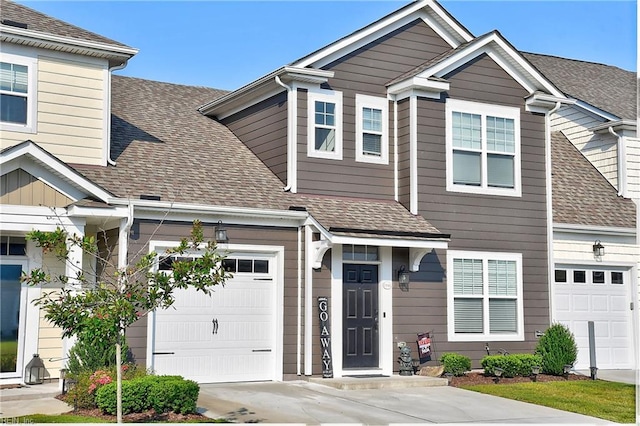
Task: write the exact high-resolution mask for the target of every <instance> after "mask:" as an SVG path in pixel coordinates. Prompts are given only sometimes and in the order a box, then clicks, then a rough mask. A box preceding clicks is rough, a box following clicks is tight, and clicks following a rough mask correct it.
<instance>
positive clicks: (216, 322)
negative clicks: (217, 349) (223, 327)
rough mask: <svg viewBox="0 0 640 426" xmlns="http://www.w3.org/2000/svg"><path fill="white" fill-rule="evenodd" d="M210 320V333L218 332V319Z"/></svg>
mask: <svg viewBox="0 0 640 426" xmlns="http://www.w3.org/2000/svg"><path fill="white" fill-rule="evenodd" d="M211 322H212V323H213V332H212V333H211V334H218V320H217V319H216V318H214V319H212V320H211Z"/></svg>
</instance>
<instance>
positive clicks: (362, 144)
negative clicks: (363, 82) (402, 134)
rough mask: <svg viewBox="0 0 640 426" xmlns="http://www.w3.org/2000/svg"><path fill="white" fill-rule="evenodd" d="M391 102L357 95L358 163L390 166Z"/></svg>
mask: <svg viewBox="0 0 640 426" xmlns="http://www.w3.org/2000/svg"><path fill="white" fill-rule="evenodd" d="M388 105H389V102H388V101H387V99H386V98H378V97H374V96H367V95H356V161H361V162H366V163H376V164H389V136H388V135H389V112H388V110H389V108H388Z"/></svg>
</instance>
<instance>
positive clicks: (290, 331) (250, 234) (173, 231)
mask: <svg viewBox="0 0 640 426" xmlns="http://www.w3.org/2000/svg"><path fill="white" fill-rule="evenodd" d="M214 227H215V224H205V227H204V232H205V238H208V239H212V238H213V229H214ZM225 228H226V229H227V234H228V236H229V241H230V242H232V243H234V244H251V245H269V246H283V247H284V309H283V312H284V340H283V372H284V374H288V375H291V374H296V330H297V313H298V284H297V277H298V275H297V273H298V271H297V264H298V245H297V244H298V243H297V238H298V234H297V229H296V228H281V227H270V228H266V227H258V226H234V225H225ZM190 230H191V224H186V223H177V222H165V223H164V224H163V225H161V226H160V227H159V228H158V223H157V222H152V221H138V220H137V221H135V223H134V228H133V232H132V233H133V235H135V236H136V237H135V239H133V238H132V239H130V247H129V253H131V254H132V255H133V254H135V253H138V252H140V253H147V252H148V247H147V246H146V244H147V243H148V241H149V239H150V238H152V239H153V240H157V241H176V242H178V241H180V239H181V238H184V237H187V236H188V235H189V232H190ZM152 236H153V237H152ZM127 341H128V343H129V347H130V348H131V351H132V352H133V355H134V357H135V360H136V362H137V363H139V364H142V365H146V361H147V360H146V348H147V319H146V318H144V319H143V320H141V321H139V322H137V323H136V324H134V326H132V327H131V328H130V330H129V331H128V332H127Z"/></svg>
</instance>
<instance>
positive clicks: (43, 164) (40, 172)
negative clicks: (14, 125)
mask: <svg viewBox="0 0 640 426" xmlns="http://www.w3.org/2000/svg"><path fill="white" fill-rule="evenodd" d="M0 169H1V170H2V175H3V176H4V175H7V174H8V173H11V172H13V171H15V170H18V169H22V170H24V171H25V172H27V173H29V174H30V175H32V176H36V177H37V178H38V179H39V180H41V181H42V182H44V183H45V184H47V185H48V186H50V187H51V188H53V189H55V190H56V191H57V192H59V193H61V194H63V195H64V196H65V197H68V198H70V199H72V200H73V201H78V200H81V199H83V198H86V197H92V198H95V199H98V200H100V201H103V202H107V200H108V199H109V198H111V197H112V194H111V193H110V192H108V191H106V190H105V189H103V188H102V187H100V186H99V185H96V184H95V183H94V182H92V181H90V180H89V179H87V178H86V177H85V176H83V175H82V174H80V173H78V172H77V171H76V170H75V169H73V168H72V167H70V166H69V165H67V164H65V163H63V162H62V161H60V160H59V159H58V158H56V157H54V156H53V155H51V154H49V153H48V152H47V151H45V150H44V149H42V148H41V147H39V146H38V145H37V144H36V143H34V142H32V141H30V140H28V141H25V142H22V143H20V144H18V145H14V146H12V147H9V148H6V149H4V150H2V151H0Z"/></svg>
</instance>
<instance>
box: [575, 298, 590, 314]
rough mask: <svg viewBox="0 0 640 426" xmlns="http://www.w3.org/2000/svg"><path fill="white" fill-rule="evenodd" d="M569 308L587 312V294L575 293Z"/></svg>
mask: <svg viewBox="0 0 640 426" xmlns="http://www.w3.org/2000/svg"><path fill="white" fill-rule="evenodd" d="M571 309H572V310H573V311H574V312H589V296H585V295H582V294H575V295H573V296H572V298H571Z"/></svg>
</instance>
